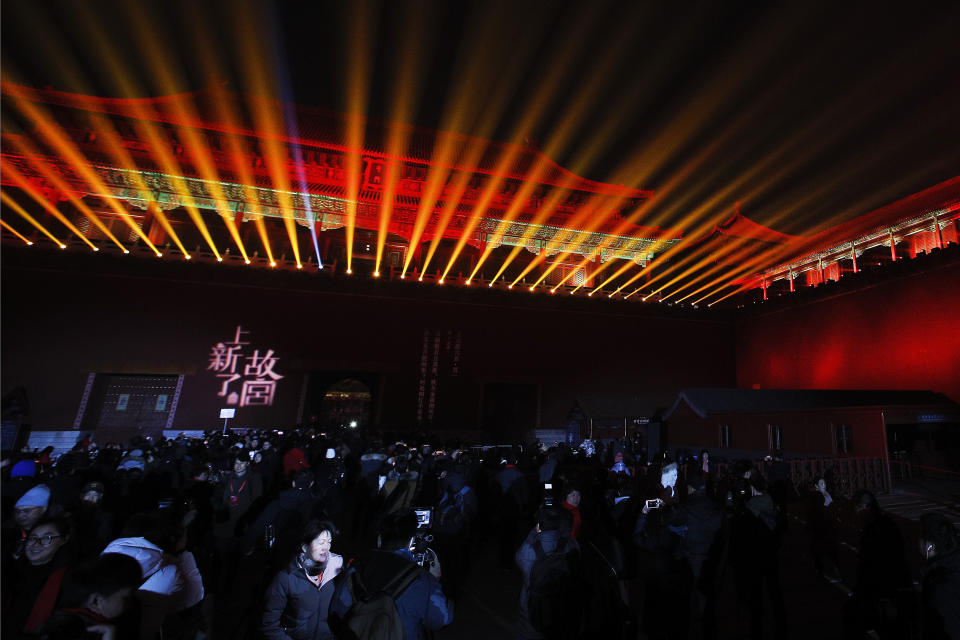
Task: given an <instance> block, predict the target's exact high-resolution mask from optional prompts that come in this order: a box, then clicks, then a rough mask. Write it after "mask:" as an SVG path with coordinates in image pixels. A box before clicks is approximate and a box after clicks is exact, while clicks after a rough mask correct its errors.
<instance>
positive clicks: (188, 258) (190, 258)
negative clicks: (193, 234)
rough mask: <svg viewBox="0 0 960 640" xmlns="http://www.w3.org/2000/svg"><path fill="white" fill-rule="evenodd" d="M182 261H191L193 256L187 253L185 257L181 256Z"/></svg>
mask: <svg viewBox="0 0 960 640" xmlns="http://www.w3.org/2000/svg"><path fill="white" fill-rule="evenodd" d="M183 259H184V260H193V256H192V255H190V254H189V253H188V254H187V255H185V256H183Z"/></svg>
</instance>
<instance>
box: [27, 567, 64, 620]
mask: <svg viewBox="0 0 960 640" xmlns="http://www.w3.org/2000/svg"><path fill="white" fill-rule="evenodd" d="M66 572H67V568H66V567H60V568H59V569H57V570H56V571H54V572H53V573H51V574H50V577H49V578H47V581H46V582H45V583H44V585H43V589H41V590H40V594H39V595H38V596H37V599H36V600H34V601H33V608H32V609H31V610H30V617H28V618H27V623H26V624H25V625H23V630H24V631H28V632H29V631H33V630H34V629H36V628H37V627H39V626H40V625H42V624H43V623H44V622H46V621H47V620H49V619H50V616H52V615H53V608H54V606H56V604H57V596H59V595H60V583H61V582H63V574H64V573H66Z"/></svg>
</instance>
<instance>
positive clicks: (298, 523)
mask: <svg viewBox="0 0 960 640" xmlns="http://www.w3.org/2000/svg"><path fill="white" fill-rule="evenodd" d="M313 487H314V479H313V473H312V472H311V471H310V470H309V469H301V470H300V471H298V472H297V473H295V474H294V476H293V483H292V486H291V487H290V488H289V489H285V490H284V491H281V492H280V494H279V495H278V496H277V497H276V498H275V499H274V500H273V501H272V502H271V503H270V504H268V505H267V506H266V507H265V508H264V510H263V511H262V512H260V515H259V516H258V517H257V520H256V521H255V522H254V523H253V525H251V526H250V527H249V528H248V529H247V532H246V535H245V536H244V540H243V553H244V555H250V554H251V553H253V551H254V549H255V548H256V547H257V545H259V544H261V542H262V543H264V546H265V547H266V548H267V550H268V551H272V554H271V555H275V556H277V557H281V558H283V559H284V562H286V560H287V559H288V558H289V557H290V554H291V553H292V552H293V550H294V549H295V548H296V547H297V539H298V538H294V539H293V540H292V542H293V544H290V542H291V540H290V536H291V535H293V536H297V532H298V531H300V530H301V529H302V528H303V526H304V524H306V523H307V522H308V521H309V520H310V519H311V516H312V515H314V514H313V511H314V507H315V506H316V498H315V497H314V494H313Z"/></svg>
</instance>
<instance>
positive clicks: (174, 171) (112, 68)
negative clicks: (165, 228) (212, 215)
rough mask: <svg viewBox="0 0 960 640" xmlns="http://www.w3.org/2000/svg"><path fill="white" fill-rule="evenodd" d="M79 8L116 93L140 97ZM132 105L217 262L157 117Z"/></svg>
mask: <svg viewBox="0 0 960 640" xmlns="http://www.w3.org/2000/svg"><path fill="white" fill-rule="evenodd" d="M79 6H80V7H81V9H82V10H80V11H77V12H76V16H77V17H79V18H80V20H82V21H83V26H84V28H85V29H86V30H87V32H89V33H90V34H91V37H90V38H89V41H90V42H91V43H92V44H93V46H94V47H96V52H97V55H98V56H99V57H100V59H102V60H103V61H104V62H105V63H106V69H107V70H108V71H109V72H110V77H111V80H112V82H113V83H114V84H115V85H116V87H117V89H119V93H120V94H121V95H124V96H128V97H132V98H135V97H136V96H138V95H141V94H142V92H141V91H138V90H137V86H136V84H135V82H134V81H133V80H132V79H131V78H135V77H137V76H136V75H135V74H132V73H128V72H127V69H126V65H125V63H124V61H123V59H122V58H121V57H120V55H119V53H118V52H117V50H116V49H115V48H114V47H113V46H111V43H112V42H114V39H113V38H111V37H109V36H108V34H106V33H105V32H104V30H103V26H102V23H101V22H100V21H99V20H98V19H97V18H96V16H94V15H93V14H92V13H91V11H90V9H89V8H88V7H87V5H85V4H81V5H79ZM129 104H130V106H131V107H132V109H133V110H134V114H135V116H136V125H137V126H136V128H138V129H139V130H140V131H142V132H143V135H145V136H146V138H147V141H148V143H149V145H150V149H151V151H152V152H153V154H154V158H155V159H156V161H157V164H159V165H160V167H161V170H162V171H163V172H164V173H166V174H167V175H168V176H169V178H170V181H171V183H172V187H173V189H174V191H175V192H176V194H177V196H178V197H179V199H180V201H181V202H182V203H183V207H184V209H186V210H187V215H188V216H189V217H190V219H191V220H192V221H193V224H194V225H195V226H196V227H197V230H198V231H200V235H202V236H203V239H204V240H205V241H206V243H207V246H209V247H210V251H211V252H212V253H213V255H214V256H215V257H216V258H217V259H220V257H221V256H220V251H219V250H218V249H217V247H216V244H214V242H213V237H212V236H211V235H210V230H209V229H208V228H207V225H206V223H205V222H204V220H203V217H202V216H201V214H200V211H199V209H198V208H197V206H196V202H195V201H194V199H193V195H192V194H191V193H190V190H189V189H188V188H187V186H186V184H185V183H184V181H183V179H182V178H181V177H180V176H181V175H183V171H182V170H181V168H180V165H179V164H178V163H177V161H176V160H175V159H174V157H173V155H172V154H171V153H170V151H169V149H168V147H169V146H170V142H169V140H167V139H166V138H165V136H164V135H163V134H161V133H160V130H162V127H161V126H160V125H159V124H157V123H156V120H157V119H158V116H157V114H156V113H152V112H151V110H150V109H148V108H147V107H146V105H144V104H143V103H142V102H141V101H139V100H136V99H134V100H131V101H130V103H129ZM104 193H106V191H104ZM108 202H113V201H112V199H108ZM114 204H115V203H114ZM158 253H159V252H158ZM186 255H189V254H187V253H186V252H184V256H186Z"/></svg>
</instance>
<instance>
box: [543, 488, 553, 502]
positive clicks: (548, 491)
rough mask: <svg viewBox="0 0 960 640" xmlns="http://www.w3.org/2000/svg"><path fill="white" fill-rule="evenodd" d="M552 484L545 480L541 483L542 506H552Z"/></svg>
mask: <svg viewBox="0 0 960 640" xmlns="http://www.w3.org/2000/svg"><path fill="white" fill-rule="evenodd" d="M553 502H554V500H553V484H551V483H549V482H545V483H544V484H543V506H545V507H552V506H553Z"/></svg>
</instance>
